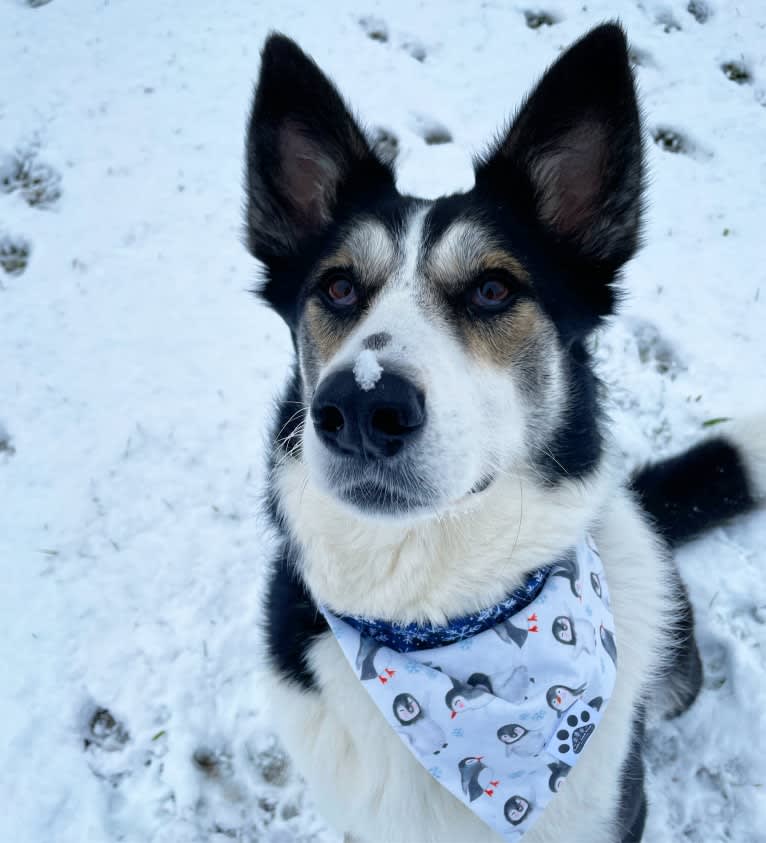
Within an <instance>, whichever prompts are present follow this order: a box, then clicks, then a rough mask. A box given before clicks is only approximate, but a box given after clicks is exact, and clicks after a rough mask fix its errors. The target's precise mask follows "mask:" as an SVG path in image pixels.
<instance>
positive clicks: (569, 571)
mask: <svg viewBox="0 0 766 843" xmlns="http://www.w3.org/2000/svg"><path fill="white" fill-rule="evenodd" d="M549 576H551V577H563V578H564V579H565V580H568V581H569V588H570V589H571V590H572V594H574V596H575V597H577V598H578V600H579V599H582V588H581V587H580V564H579V562H578V561H577V557H576V556H569V557H567V558H566V559H562V560H561V561H560V562H556V563H555V564H554V565H552V566H551V571H550V574H549Z"/></svg>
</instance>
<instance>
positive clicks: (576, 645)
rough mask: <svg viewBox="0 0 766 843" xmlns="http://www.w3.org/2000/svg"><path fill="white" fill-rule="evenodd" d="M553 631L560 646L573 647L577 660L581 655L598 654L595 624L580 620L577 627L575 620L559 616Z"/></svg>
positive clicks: (555, 620) (552, 628)
mask: <svg viewBox="0 0 766 843" xmlns="http://www.w3.org/2000/svg"><path fill="white" fill-rule="evenodd" d="M551 631H552V632H553V637H554V638H555V639H556V640H557V641H558V642H559V644H565V645H567V646H568V647H572V652H573V654H574V657H575V658H577V657H578V656H580V654H581V653H591V654H592V653H595V652H596V630H595V629H594V628H593V624H591V623H589V622H588V621H586V620H585V619H582V618H581V619H578V621H577V624H576V625H575V621H574V618H571V617H569V616H568V615H559V616H558V617H557V618H555V619H554V621H553V626H552V627H551Z"/></svg>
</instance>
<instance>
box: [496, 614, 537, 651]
mask: <svg viewBox="0 0 766 843" xmlns="http://www.w3.org/2000/svg"><path fill="white" fill-rule="evenodd" d="M492 629H494V630H495V632H496V633H497V634H498V636H499V638H500V640H501V641H504V642H505V643H506V644H515V645H516V646H517V647H519V648H521V647H523V646H524V644H525V642H526V640H527V637H528V636H529V632H530V630H526V629H522V628H521V627H519V626H514V625H513V624H512V623H511V622H510V621H508V620H506V621H502V623H499V624H498V625H497V626H493V627H492Z"/></svg>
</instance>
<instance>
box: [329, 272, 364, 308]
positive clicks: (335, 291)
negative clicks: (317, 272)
mask: <svg viewBox="0 0 766 843" xmlns="http://www.w3.org/2000/svg"><path fill="white" fill-rule="evenodd" d="M325 290H326V292H327V298H329V299H330V302H331V304H333V305H334V306H335V307H353V306H354V305H355V304H356V303H357V301H358V298H359V297H358V296H357V294H356V287H355V286H354V283H353V282H352V281H349V279H348V278H346V277H344V276H342V275H340V276H338V277H336V278H332V279H331V280H330V281H329V283H328V284H327V286H326V287H325Z"/></svg>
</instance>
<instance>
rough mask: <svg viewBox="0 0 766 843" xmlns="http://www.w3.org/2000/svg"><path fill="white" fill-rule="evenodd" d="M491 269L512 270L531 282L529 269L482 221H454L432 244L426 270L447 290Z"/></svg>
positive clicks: (426, 260)
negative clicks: (501, 244)
mask: <svg viewBox="0 0 766 843" xmlns="http://www.w3.org/2000/svg"><path fill="white" fill-rule="evenodd" d="M492 269H501V270H504V271H506V272H509V273H511V274H512V275H513V276H514V277H515V278H516V279H518V280H519V281H522V282H523V283H526V284H528V283H529V282H530V278H529V272H528V271H527V270H526V269H525V268H524V265H523V264H522V263H521V261H520V260H519V259H518V258H517V257H516V256H515V255H513V254H511V253H510V252H508V251H507V250H505V249H501V248H500V246H498V244H497V241H496V240H495V238H494V237H492V235H491V234H489V233H488V232H487V231H486V230H485V229H484V228H483V227H482V226H481V225H480V224H479V223H475V222H467V221H458V222H455V223H453V224H452V225H451V226H450V227H449V228H448V229H447V230H446V231H445V232H444V234H443V235H442V237H441V238H440V239H439V241H438V242H437V243H436V244H435V245H434V246H433V247H432V248H431V250H430V253H429V254H428V255H427V256H426V259H425V262H424V272H425V274H426V275H427V276H428V277H429V278H431V279H432V281H433V282H434V283H436V284H438V285H439V286H440V287H443V288H444V289H445V290H446V291H447V292H453V291H456V290H459V289H460V288H461V287H463V286H464V284H465V283H466V281H468V280H469V279H471V278H472V277H475V276H476V275H479V274H480V273H481V272H486V271H488V270H492Z"/></svg>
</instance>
